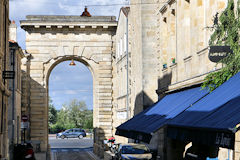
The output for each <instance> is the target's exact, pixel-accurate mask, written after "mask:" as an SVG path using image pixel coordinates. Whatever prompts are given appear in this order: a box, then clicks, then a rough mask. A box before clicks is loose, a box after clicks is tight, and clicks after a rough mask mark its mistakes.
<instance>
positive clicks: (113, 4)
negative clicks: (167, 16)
mask: <svg viewBox="0 0 240 160" xmlns="http://www.w3.org/2000/svg"><path fill="white" fill-rule="evenodd" d="M9 1H10V5H9V10H10V11H9V12H10V13H9V16H10V20H14V21H15V22H16V24H17V26H18V31H17V41H18V43H19V45H20V46H21V47H22V49H26V46H25V31H24V30H22V29H21V27H20V25H19V21H20V20H24V19H25V17H26V15H81V14H82V12H83V10H84V7H85V6H88V11H89V12H90V14H91V15H92V16H116V17H118V15H119V10H120V8H121V7H123V6H125V4H127V3H128V1H127V0H9ZM69 63H70V62H69V61H65V62H62V63H60V64H58V65H57V66H56V67H55V68H54V69H53V71H52V72H51V75H50V79H49V95H50V97H51V99H52V101H53V105H54V106H55V107H56V108H57V109H60V108H61V107H62V104H64V103H67V102H69V101H70V100H71V99H73V98H76V99H79V100H83V101H85V102H86V104H87V107H88V108H89V109H92V108H93V97H92V83H93V82H92V75H91V72H90V71H89V70H88V68H87V67H86V66H84V65H83V64H81V63H78V62H75V63H76V64H77V65H76V66H69Z"/></svg>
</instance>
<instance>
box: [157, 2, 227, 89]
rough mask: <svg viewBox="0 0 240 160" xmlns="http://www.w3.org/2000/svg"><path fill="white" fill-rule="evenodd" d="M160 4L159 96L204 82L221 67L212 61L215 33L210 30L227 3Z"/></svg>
mask: <svg viewBox="0 0 240 160" xmlns="http://www.w3.org/2000/svg"><path fill="white" fill-rule="evenodd" d="M160 4H161V5H159V10H158V11H157V13H156V14H157V15H158V32H159V33H160V34H158V43H159V45H158V48H157V50H158V54H159V63H160V67H161V69H160V72H159V76H160V77H159V78H160V82H159V88H158V89H159V92H161V90H166V89H167V90H175V89H178V88H183V87H185V86H190V85H193V84H196V83H200V82H202V81H203V78H204V77H205V75H207V74H208V73H209V72H211V71H214V70H216V69H217V68H220V67H221V66H216V64H215V63H213V62H211V61H210V60H209V59H208V41H209V38H210V35H211V33H212V30H211V29H209V28H211V27H212V26H213V17H214V16H215V15H216V13H217V12H221V11H223V10H224V9H225V7H226V4H227V0H212V1H208V0H196V1H187V0H180V1H175V0H171V1H168V3H160ZM172 59H175V60H174V62H173V60H172ZM163 64H166V65H167V67H165V68H164V67H163ZM164 76H165V77H166V76H169V77H170V78H164Z"/></svg>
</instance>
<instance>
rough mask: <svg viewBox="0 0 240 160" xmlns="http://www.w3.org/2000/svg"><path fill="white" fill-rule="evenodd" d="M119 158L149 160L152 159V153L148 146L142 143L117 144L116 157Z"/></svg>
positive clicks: (123, 159)
mask: <svg viewBox="0 0 240 160" xmlns="http://www.w3.org/2000/svg"><path fill="white" fill-rule="evenodd" d="M115 158H117V159H119V160H131V159H134V160H138V159H139V160H140V159H141V160H149V159H152V154H151V152H150V150H149V149H148V147H147V146H146V145H144V144H135V143H128V144H119V147H118V150H117V153H116V157H115Z"/></svg>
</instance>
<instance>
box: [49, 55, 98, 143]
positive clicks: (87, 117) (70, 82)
mask: <svg viewBox="0 0 240 160" xmlns="http://www.w3.org/2000/svg"><path fill="white" fill-rule="evenodd" d="M72 59H73V60H74V62H75V64H76V66H70V65H69V64H70V62H71V60H72ZM51 64H52V65H51V66H49V69H48V74H47V79H46V81H47V82H46V84H47V85H46V90H47V97H48V102H49V103H48V111H49V112H48V117H49V118H48V124H49V133H50V134H54V135H55V134H57V133H59V132H62V131H65V130H68V129H70V130H71V129H73V130H72V131H74V132H75V128H78V129H84V130H85V131H86V134H87V135H86V137H87V138H90V139H92V134H93V133H92V132H93V110H94V107H93V104H94V102H93V99H94V98H93V97H94V94H93V88H94V85H93V83H94V82H93V71H92V70H91V67H90V66H89V65H88V64H87V62H85V61H83V60H80V59H78V58H76V57H67V58H66V57H65V58H62V59H60V60H57V61H55V62H54V63H51ZM51 111H52V112H51ZM54 112H56V114H55V115H53V114H54ZM54 116H55V117H54ZM68 136H69V137H67V136H66V135H65V138H79V137H80V135H79V136H77V137H75V136H72V135H68ZM83 137H85V136H84V135H83ZM56 138H64V137H61V136H60V135H59V137H56ZM80 139H82V137H81V138H80ZM84 139H85V138H84ZM51 142H53V143H52V144H51ZM58 142H59V141H58ZM60 142H62V143H63V142H64V143H65V142H68V143H81V142H80V141H76V140H74V139H72V140H70V141H60ZM49 143H50V145H51V146H52V145H53V146H52V147H57V146H54V145H61V144H59V143H58V144H56V143H55V142H54V140H52V139H50V140H49ZM88 144H89V145H90V146H89V147H92V146H93V140H91V141H89V142H88ZM76 145H77V144H76ZM79 147H80V145H79Z"/></svg>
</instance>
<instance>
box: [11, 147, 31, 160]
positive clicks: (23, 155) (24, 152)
mask: <svg viewBox="0 0 240 160" xmlns="http://www.w3.org/2000/svg"><path fill="white" fill-rule="evenodd" d="M13 160H36V158H35V155H34V151H33V146H32V144H31V143H25V144H18V145H16V146H14V154H13Z"/></svg>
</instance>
